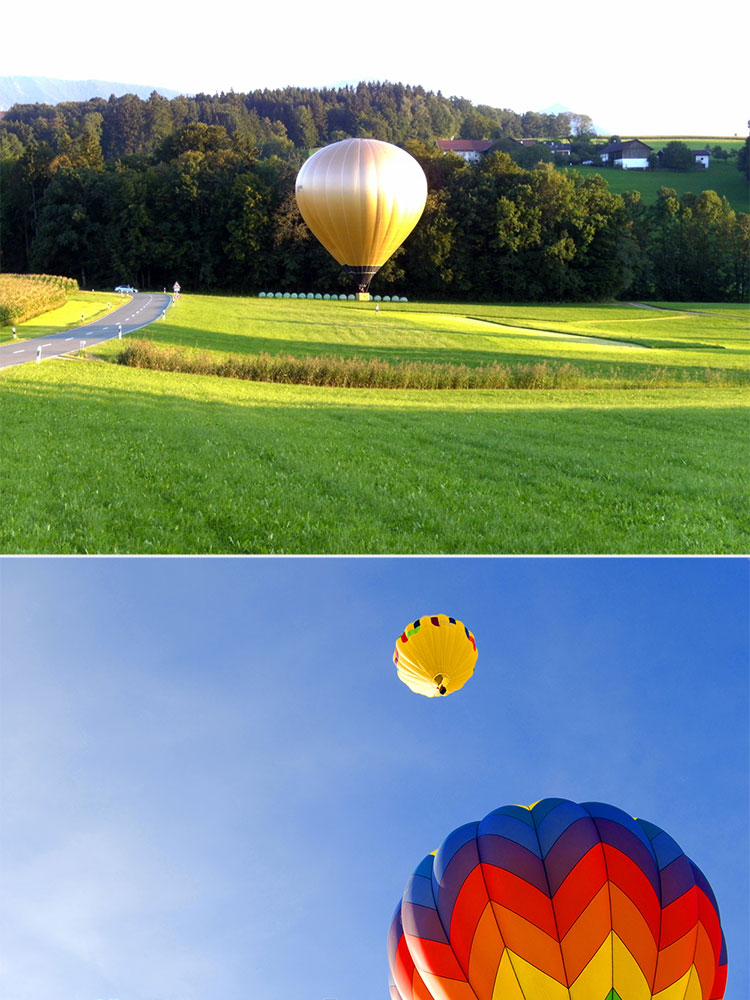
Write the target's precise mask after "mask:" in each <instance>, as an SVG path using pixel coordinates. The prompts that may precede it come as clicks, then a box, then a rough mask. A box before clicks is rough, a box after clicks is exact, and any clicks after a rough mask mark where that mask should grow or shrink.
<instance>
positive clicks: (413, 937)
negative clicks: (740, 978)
mask: <svg viewBox="0 0 750 1000" xmlns="http://www.w3.org/2000/svg"><path fill="white" fill-rule="evenodd" d="M388 960H389V965H390V973H391V997H392V1000H652V998H653V1000H721V998H722V997H723V996H724V989H725V986H726V972H727V960H726V949H725V945H724V937H723V934H722V930H721V924H720V922H719V911H718V908H717V905H716V900H715V899H714V895H713V893H712V891H711V888H710V886H709V884H708V882H707V881H706V878H705V876H704V875H703V873H702V872H701V871H700V870H699V869H698V868H697V867H696V865H695V864H693V862H692V861H691V860H690V859H689V858H688V857H687V856H686V855H685V854H684V853H683V852H682V850H681V849H680V847H678V845H677V844H676V843H675V841H674V840H672V838H671V837H670V836H669V834H667V833H665V832H664V831H663V830H660V829H659V827H657V826H654V825H653V823H647V822H646V821H645V820H639V819H632V818H631V817H630V816H628V815H627V813H624V812H622V811H621V810H620V809H616V808H615V807H614V806H610V805H604V804H603V803H600V802H585V803H583V804H582V805H578V804H577V803H575V802H568V801H567V800H565V799H543V800H542V801H541V802H537V803H536V805H533V806H531V807H529V808H526V807H524V806H503V807H502V808H501V809H496V810H495V811H494V812H491V813H490V814H489V815H488V816H485V818H484V819H483V820H481V821H480V822H478V823H469V824H467V825H466V826H462V827H459V828H458V829H457V830H454V831H453V832H452V833H451V834H449V835H448V837H446V839H445V840H444V841H443V843H442V844H441V846H440V847H439V848H438V850H437V851H435V852H433V854H429V855H428V856H427V857H426V858H425V859H424V860H423V861H422V863H421V864H420V865H419V867H418V868H417V869H416V871H415V872H414V874H413V875H412V876H411V878H410V879H409V881H408V882H407V884H406V889H405V890H404V894H403V898H402V899H401V902H400V903H399V906H398V907H397V909H396V913H395V915H394V918H393V922H392V924H391V929H390V935H389V938H388Z"/></svg>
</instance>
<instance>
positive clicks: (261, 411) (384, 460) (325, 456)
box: [0, 297, 750, 553]
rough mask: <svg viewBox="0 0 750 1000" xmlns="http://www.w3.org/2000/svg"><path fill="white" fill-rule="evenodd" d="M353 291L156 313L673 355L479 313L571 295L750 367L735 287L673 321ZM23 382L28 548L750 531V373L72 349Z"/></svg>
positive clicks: (672, 543)
mask: <svg viewBox="0 0 750 1000" xmlns="http://www.w3.org/2000/svg"><path fill="white" fill-rule="evenodd" d="M350 305H354V306H357V305H358V304H356V303H327V302H307V301H305V302H299V301H284V300H280V301H279V300H274V301H273V302H264V300H247V299H245V300H240V299H237V300H235V299H220V298H216V299H197V298H196V299H195V300H192V301H191V299H190V298H189V297H188V298H186V299H183V300H182V301H181V302H180V304H179V305H178V306H177V308H176V309H175V310H174V311H173V312H170V314H168V316H169V319H168V321H166V322H161V321H159V322H157V323H156V324H154V325H153V326H152V327H151V328H150V330H151V331H152V332H153V333H154V334H155V335H158V336H159V337H160V338H164V339H166V340H171V341H173V342H184V343H190V344H191V346H199V347H200V346H208V347H211V348H213V349H217V350H224V349H226V350H233V351H240V350H243V349H244V350H247V351H256V350H258V349H263V348H265V349H274V348H275V349H277V350H278V349H281V350H289V351H292V352H293V353H295V354H296V353H299V352H300V351H301V350H303V349H304V350H309V351H310V352H311V353H319V352H320V351H323V350H327V351H334V352H336V351H339V352H344V353H355V354H358V355H359V356H366V355H367V354H368V353H370V352H372V356H380V357H382V356H384V355H383V353H382V352H383V351H385V352H386V356H388V357H391V358H392V359H398V358H400V357H410V356H412V355H414V354H416V355H418V356H420V357H424V358H426V359H430V360H434V359H436V358H437V359H445V360H454V361H460V360H465V361H467V363H471V362H478V361H481V360H493V359H494V358H495V357H496V356H502V357H507V356H512V357H514V358H522V359H529V358H534V357H537V356H540V357H542V358H546V359H547V360H560V359H565V358H566V357H568V356H569V355H570V352H573V354H574V355H575V356H576V357H578V360H580V361H581V363H586V364H588V363H591V364H592V365H596V366H599V367H600V368H601V369H602V370H605V371H606V370H607V368H608V366H610V367H611V369H612V370H614V368H617V367H619V366H620V365H623V364H641V363H642V364H648V365H651V364H653V362H652V361H651V360H649V361H645V360H644V361H642V362H641V361H638V357H637V356H640V355H647V354H649V351H648V349H647V348H627V347H614V348H613V347H596V346H595V345H589V344H583V345H579V344H578V343H576V342H567V341H562V340H555V339H551V338H547V339H544V338H542V337H540V336H538V335H537V333H536V332H532V333H524V332H523V330H522V331H521V332H520V333H519V332H518V331H516V332H514V333H511V334H507V335H506V334H505V333H503V332H502V331H499V332H496V331H490V332H489V333H487V332H485V331H484V328H482V330H481V331H478V330H477V328H476V327H475V326H473V325H472V324H471V323H467V322H465V319H466V316H467V315H468V314H469V313H470V314H471V316H476V317H479V318H480V319H481V320H482V321H483V322H484V321H486V320H487V318H488V317H490V318H491V320H492V322H493V323H494V322H495V321H496V320H497V319H498V318H500V319H503V320H505V321H509V320H511V319H512V320H513V324H512V325H516V324H518V323H520V322H522V321H523V322H524V323H526V324H527V325H533V324H535V323H539V324H545V325H547V324H550V323H552V322H553V317H554V315H555V314H556V315H557V317H558V319H557V322H558V323H560V324H562V325H566V328H570V329H573V328H574V327H575V328H580V327H581V326H582V325H586V324H589V326H588V327H587V329H589V330H591V331H595V332H601V331H602V329H604V327H603V324H607V326H606V330H607V331H608V332H609V333H610V334H611V335H613V336H620V337H624V336H625V334H626V333H628V335H632V336H635V335H636V332H637V335H638V339H641V337H642V336H645V334H644V332H643V331H644V330H648V331H651V332H652V334H653V337H654V339H655V340H656V341H659V342H661V341H663V340H665V339H666V340H667V341H670V337H671V341H670V342H671V343H674V344H675V345H681V344H686V343H687V345H688V346H687V347H684V346H675V347H674V348H673V349H672V354H670V349H669V348H666V347H659V348H653V349H651V352H650V353H651V354H656V353H657V352H658V353H659V355H666V356H668V357H669V356H673V357H674V358H675V359H676V365H677V367H687V368H691V366H693V364H695V365H696V369H697V366H698V362H694V358H693V355H695V354H697V355H700V356H701V357H702V356H703V355H704V354H706V356H708V357H710V358H711V359H712V363H715V362H716V359H717V358H721V359H724V361H725V362H727V363H728V364H729V367H730V368H731V367H732V366H733V365H734V364H735V362H738V358H737V357H735V354H734V353H733V352H735V351H737V352H740V351H742V350H745V349H746V348H743V347H742V343H741V341H742V338H741V337H740V335H739V332H738V331H735V326H734V324H735V322H736V323H737V325H738V326H739V325H741V324H742V322H743V319H742V310H741V309H740V308H739V307H737V308H735V309H727V310H718V309H713V307H712V310H711V311H712V313H713V315H712V316H709V317H703V318H702V320H703V321H705V323H704V325H698V326H691V325H690V324H691V323H692V322H693V319H694V317H693V316H688V317H687V318H685V317H684V316H682V317H681V318H680V317H679V316H678V318H677V319H676V320H675V326H674V327H670V325H669V324H670V318H671V316H672V314H663V315H662V314H660V313H651V312H648V313H646V312H645V311H641V310H635V309H632V308H628V307H627V306H623V305H617V306H613V307H612V308H611V309H609V308H607V307H590V308H589V309H587V308H585V307H570V309H566V308H565V307H531V306H529V307H510V306H508V307H490V306H487V307H484V306H483V307H473V306H472V307H471V309H470V310H466V308H465V307H463V308H459V307H456V308H455V319H451V316H450V313H451V309H452V307H450V308H449V307H446V306H440V307H438V306H435V307H432V306H431V307H425V306H421V307H420V306H419V305H418V304H409V305H408V308H407V307H406V305H404V304H399V308H398V310H396V309H395V308H394V310H393V313H394V316H393V320H394V328H393V329H390V328H389V327H388V324H389V322H390V321H391V316H390V315H389V312H388V310H387V309H386V308H385V306H384V307H383V308H382V309H381V313H380V315H378V316H377V317H375V316H374V315H373V313H372V311H371V307H364V308H358V309H353V310H352V309H349V308H348V306H350ZM386 305H387V304H386ZM340 306H346V307H347V308H346V309H343V310H342V309H340V308H339V307H340ZM316 307H318V308H319V311H318V312H316ZM209 314H210V316H211V317H212V319H211V320H210V321H209V320H208V318H207V316H208V315H209ZM725 314H726V315H725ZM735 314H736V315H735ZM397 319H398V322H397V323H396V320H397ZM701 322H702V321H701ZM649 323H650V324H651V325H648V324H649ZM375 324H380V325H378V326H375ZM396 326H397V327H398V328H396ZM631 330H632V331H633V333H632V334H630V331H631ZM672 330H673V331H674V332H673V333H670V332H669V331H672ZM733 331H734V332H733ZM735 333H736V334H737V335H736V336H735ZM488 337H489V338H490V340H489V341H488V340H487V339H486V338H488ZM377 338H379V339H377ZM498 338H499V339H498ZM524 338H525V339H524ZM697 345H703V346H697ZM120 346H121V345H110V346H109V348H108V350H110V351H111V350H112V349H113V348H114V349H115V350H119V349H120ZM580 351H583V354H582V355H580V356H579V355H578V354H577V353H576V352H580ZM598 352H601V353H598ZM611 352H615V359H614V361H613V360H612V358H611V357H610V354H611ZM626 355H627V359H625V356H626ZM624 359H625V360H624ZM659 364H662V362H661V361H660V362H659ZM0 389H1V390H2V394H3V402H2V410H3V413H2V419H3V428H4V433H3V444H2V464H3V473H4V482H5V484H6V485H5V496H4V499H3V512H4V513H3V518H2V525H1V526H0V548H1V549H2V551H3V552H6V553H8V552H13V553H83V552H90V553H180V552H183V553H608V552H612V553H626V552H632V553H708V552H716V553H741V552H745V551H747V550H748V546H749V545H750V532H749V530H748V524H749V522H750V518H748V500H747V477H746V471H745V470H746V469H747V467H748V459H750V454H748V452H749V451H750V447H749V446H748V440H749V436H748V433H747V432H748V429H749V428H750V421H749V420H748V404H749V403H750V393H748V390H747V388H743V387H731V386H730V387H711V386H703V385H699V384H692V385H690V386H686V387H682V388H668V389H658V390H652V389H638V390H632V389H631V390H624V389H617V388H609V387H606V386H604V387H597V388H592V389H583V390H578V389H576V390H572V389H571V390H557V391H546V390H544V391H543V390H495V391H491V390H484V391H478V390H457V391H450V390H424V391H420V390H368V389H334V388H315V387H308V386H295V385H272V384H265V383H254V382H242V381H236V380H232V379H222V378H218V377H214V376H196V375H186V374H178V373H162V372H153V371H144V370H135V369H128V368H124V367H122V366H116V365H113V364H106V363H101V362H99V363H97V362H95V361H94V362H84V361H64V360H57V361H48V362H45V363H44V364H42V365H34V364H31V365H24V366H20V367H16V368H12V369H8V370H6V371H5V372H3V373H2V374H1V375H0Z"/></svg>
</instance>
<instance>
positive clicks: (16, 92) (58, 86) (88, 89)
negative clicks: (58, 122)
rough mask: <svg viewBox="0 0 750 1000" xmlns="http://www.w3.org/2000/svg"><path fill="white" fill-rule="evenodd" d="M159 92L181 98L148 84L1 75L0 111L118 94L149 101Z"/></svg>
mask: <svg viewBox="0 0 750 1000" xmlns="http://www.w3.org/2000/svg"><path fill="white" fill-rule="evenodd" d="M154 91H156V93H157V94H161V96H162V97H167V98H172V97H179V95H180V91H179V90H171V89H168V88H166V87H154V86H146V85H145V84H133V83H114V82H111V81H108V80H63V79H61V78H59V77H52V76H0V111H7V110H8V109H9V108H11V107H12V106H13V105H14V104H52V105H54V104H62V103H63V102H65V101H89V100H91V98H93V97H103V98H105V99H106V98H108V97H110V95H112V94H114V96H115V97H122V96H123V94H135V95H136V96H138V97H140V98H142V99H143V100H147V99H148V97H149V96H150V95H151V94H152V93H153V92H154Z"/></svg>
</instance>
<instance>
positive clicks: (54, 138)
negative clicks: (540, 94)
mask: <svg viewBox="0 0 750 1000" xmlns="http://www.w3.org/2000/svg"><path fill="white" fill-rule="evenodd" d="M196 122H198V123H201V124H204V125H218V126H221V127H223V128H224V129H226V131H227V133H228V135H229V136H230V138H231V139H232V141H233V142H234V144H235V145H236V146H237V147H239V148H244V149H251V148H252V149H254V150H255V151H256V153H257V155H259V156H260V157H262V158H263V157H267V156H270V155H273V154H275V155H277V156H282V157H283V156H291V157H293V156H294V154H295V151H297V150H300V149H312V148H315V147H317V146H324V145H327V144H328V143H330V142H336V141H337V140H338V139H345V138H349V137H351V136H354V137H365V136H367V137H370V138H373V139H382V140H384V141H385V142H394V143H403V142H406V141H407V140H408V139H419V140H422V141H431V140H432V139H434V138H443V139H444V138H448V137H449V136H455V137H456V138H462V139H488V138H492V139H497V138H501V137H502V136H510V137H512V138H523V137H529V138H534V137H536V136H545V137H547V138H550V139H558V138H566V137H569V136H571V135H577V134H578V133H580V132H582V131H586V130H590V129H591V119H590V118H589V117H588V116H586V115H579V114H572V113H568V112H564V113H561V114H540V113H537V112H534V111H527V112H525V113H523V114H517V113H516V112H514V111H510V110H509V109H507V108H493V107H490V106H488V105H477V106H475V105H474V104H472V102H471V101H469V100H466V99H465V98H461V97H444V96H443V95H442V94H441V93H440V92H438V93H433V92H432V91H426V90H424V89H423V88H422V87H414V86H406V85H404V84H400V83H395V84H394V83H387V82H386V83H379V82H362V83H359V84H357V85H356V86H348V87H339V88H322V89H310V88H301V87H286V88H284V89H281V90H256V91H251V92H250V93H247V94H239V93H234V92H230V93H228V94H226V93H222V94H214V95H208V94H198V95H196V96H195V97H176V98H173V99H171V100H168V99H167V98H165V97H162V96H161V95H160V94H157V93H156V92H155V91H154V93H152V94H151V96H150V97H149V99H148V100H147V101H142V100H141V99H140V98H139V97H136V96H135V95H134V94H126V95H124V96H122V97H114V96H112V97H110V98H109V100H104V99H103V98H94V99H92V100H90V101H77V102H68V103H62V104H57V105H55V106H51V105H43V104H28V105H14V107H12V108H11V109H10V111H8V113H7V114H6V116H5V117H4V118H3V120H2V121H1V122H0V160H2V159H5V158H7V157H8V156H14V157H15V156H20V155H21V154H22V152H23V151H24V149H25V148H27V147H28V146H29V144H30V143H38V144H42V145H44V146H46V147H48V148H49V150H50V151H51V153H52V155H53V156H56V157H70V156H71V155H73V156H75V155H76V153H77V152H78V151H80V149H81V148H82V146H87V147H88V148H89V149H91V147H93V146H98V148H99V151H100V153H101V156H102V157H103V159H104V160H105V161H111V160H116V159H120V158H123V157H130V156H150V155H152V154H155V153H158V151H159V150H160V148H161V147H162V144H163V143H164V141H165V140H166V139H167V138H168V137H169V136H171V135H173V134H174V133H175V132H178V131H179V130H180V129H182V128H183V127H184V126H185V125H190V124H193V123H196Z"/></svg>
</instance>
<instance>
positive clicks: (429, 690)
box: [393, 615, 477, 698]
mask: <svg viewBox="0 0 750 1000" xmlns="http://www.w3.org/2000/svg"><path fill="white" fill-rule="evenodd" d="M393 662H394V663H395V664H396V672H397V673H398V676H399V677H400V678H401V680H402V681H403V682H404V684H406V685H407V687H409V688H411V690H412V691H415V692H416V693H417V694H423V695H425V696H426V697H427V698H434V697H436V696H438V695H445V694H451V693H452V692H453V691H458V689H459V688H461V687H463V686H464V684H465V683H466V682H467V681H468V679H469V678H470V677H471V675H472V674H473V673H474V664H475V663H476V662H477V644H476V642H475V640H474V636H473V635H472V633H471V632H470V631H469V630H468V628H467V627H466V626H465V625H464V624H463V622H460V621H457V620H456V619H455V618H450V617H448V615H425V617H423V618H417V620H416V621H413V622H410V624H409V625H407V626H406V628H405V629H404V631H403V632H402V633H401V635H400V636H399V637H398V639H396V648H395V650H394V653H393Z"/></svg>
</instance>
